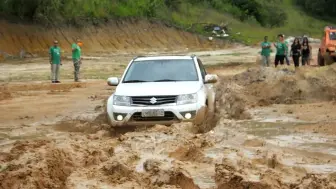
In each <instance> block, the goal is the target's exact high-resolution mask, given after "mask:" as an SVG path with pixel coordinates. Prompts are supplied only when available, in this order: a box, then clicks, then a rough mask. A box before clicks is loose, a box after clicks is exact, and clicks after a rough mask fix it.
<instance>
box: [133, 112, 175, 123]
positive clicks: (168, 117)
mask: <svg viewBox="0 0 336 189" xmlns="http://www.w3.org/2000/svg"><path fill="white" fill-rule="evenodd" d="M131 120H132V121H173V120H177V117H176V116H175V114H174V113H173V112H165V114H164V116H163V117H142V116H141V112H135V113H134V114H133V115H132V117H131Z"/></svg>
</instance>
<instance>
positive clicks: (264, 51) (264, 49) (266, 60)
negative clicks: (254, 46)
mask: <svg viewBox="0 0 336 189" xmlns="http://www.w3.org/2000/svg"><path fill="white" fill-rule="evenodd" d="M270 54H271V43H270V42H268V37H267V36H265V37H264V42H262V43H261V56H262V60H263V66H267V67H269V65H270Z"/></svg>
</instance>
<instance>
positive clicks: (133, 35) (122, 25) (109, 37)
mask: <svg viewBox="0 0 336 189" xmlns="http://www.w3.org/2000/svg"><path fill="white" fill-rule="evenodd" d="M0 25H1V28H0V35H1V36H2V38H1V39H0V57H2V58H4V57H8V56H15V57H19V55H20V51H21V49H24V50H25V52H26V55H27V56H28V57H31V56H37V55H47V53H48V49H49V47H50V45H51V44H52V41H53V40H55V39H57V40H58V41H59V43H60V46H61V48H62V49H63V50H64V51H65V53H69V52H71V51H70V47H71V44H72V43H73V41H74V40H75V39H76V38H77V37H80V38H81V39H82V40H83V43H84V46H83V53H85V54H89V53H98V52H105V53H108V54H120V53H133V52H134V53H137V55H138V54H139V52H140V53H141V52H149V51H158V50H161V51H164V50H173V51H176V50H183V51H185V50H186V49H190V50H191V49H193V50H195V49H213V48H219V47H220V48H222V47H225V46H226V44H225V43H224V42H223V41H209V40H208V39H207V38H205V37H201V36H198V35H195V34H191V33H188V32H184V31H181V30H178V29H175V28H172V27H168V26H166V25H164V24H161V23H155V22H150V21H145V20H118V21H117V20H116V21H110V22H108V23H105V24H104V25H102V26H99V27H93V26H91V27H85V28H82V29H76V28H73V27H71V28H70V27H69V28H50V29H46V28H43V27H40V26H34V25H27V24H13V23H8V22H6V21H0Z"/></svg>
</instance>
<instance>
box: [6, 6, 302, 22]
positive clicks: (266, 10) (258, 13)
mask: <svg viewBox="0 0 336 189" xmlns="http://www.w3.org/2000/svg"><path fill="white" fill-rule="evenodd" d="M269 1H272V0H136V1H133V0H132V1H131V0H6V1H4V0H2V1H1V2H0V12H1V14H2V15H7V16H15V17H18V18H21V19H24V20H29V21H34V22H36V23H43V24H48V25H49V24H60V23H70V24H78V23H82V22H87V21H89V22H91V23H94V24H95V23H98V22H99V20H106V19H108V18H110V17H130V16H132V17H150V18H153V17H158V16H160V17H161V19H166V20H174V18H172V17H171V15H173V14H171V15H169V16H168V18H167V15H166V17H165V16H163V15H162V14H161V12H162V11H167V10H169V11H170V12H171V13H173V12H177V11H180V12H186V13H188V14H191V15H194V14H196V13H193V12H192V11H194V10H185V9H184V10H182V9H183V7H185V6H186V5H192V6H193V7H204V6H206V7H208V8H209V9H216V10H217V11H219V12H223V13H230V14H232V15H233V16H235V17H237V18H239V19H240V20H242V21H245V20H247V19H249V18H251V17H253V18H254V19H255V20H257V21H258V22H259V23H260V24H261V25H262V26H267V27H276V26H282V25H283V24H284V23H285V21H286V19H287V17H286V14H285V13H284V12H283V11H282V10H281V9H274V7H271V6H269V5H268V4H272V3H269ZM273 1H276V0H273ZM298 1H304V0H298ZM307 1H308V0H307ZM265 2H268V3H265ZM265 4H266V5H265ZM180 9H181V10H180ZM158 13H160V14H158Z"/></svg>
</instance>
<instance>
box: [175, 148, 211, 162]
mask: <svg viewBox="0 0 336 189" xmlns="http://www.w3.org/2000/svg"><path fill="white" fill-rule="evenodd" d="M169 156H170V157H172V158H175V159H178V160H180V161H204V160H205V158H204V154H203V153H202V151H201V150H200V149H198V148H197V147H196V146H194V145H193V146H187V147H186V146H181V147H179V148H177V149H176V150H175V151H174V152H171V153H170V154H169Z"/></svg>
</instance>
